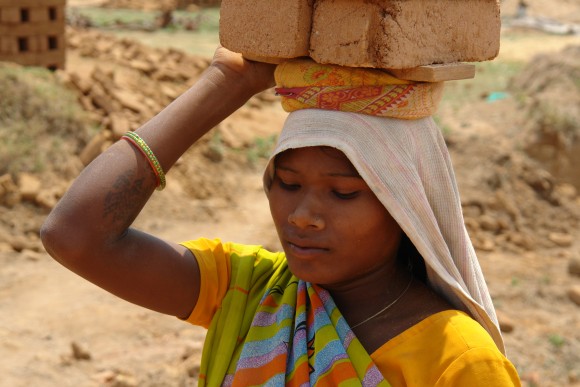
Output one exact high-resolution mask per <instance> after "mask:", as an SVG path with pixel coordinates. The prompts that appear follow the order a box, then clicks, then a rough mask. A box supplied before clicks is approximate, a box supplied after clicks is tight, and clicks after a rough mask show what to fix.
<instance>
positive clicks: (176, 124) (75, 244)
mask: <svg viewBox="0 0 580 387" xmlns="http://www.w3.org/2000/svg"><path fill="white" fill-rule="evenodd" d="M249 86H251V87H249ZM257 91H259V88H258V89H256V88H254V86H253V84H248V82H245V79H244V78H243V77H242V76H241V75H240V74H238V73H236V72H234V71H230V69H228V68H223V67H219V66H215V65H212V66H210V67H209V68H208V69H207V70H206V71H205V72H204V73H203V74H202V76H201V78H200V79H199V81H198V82H196V84H195V85H194V86H192V87H191V88H190V89H189V90H188V91H187V92H185V93H184V94H183V95H182V96H180V97H179V98H178V99H176V100H175V101H174V102H173V103H171V104H170V105H169V106H168V107H166V108H165V109H164V110H163V111H162V112H160V113H159V114H158V115H157V116H155V117H154V118H152V119H151V120H150V121H149V122H147V123H146V124H144V125H143V126H142V127H141V128H139V129H138V130H137V131H136V133H138V134H139V136H140V137H141V138H143V140H144V141H145V142H146V143H147V144H148V145H149V147H150V148H151V150H152V151H153V153H154V154H155V156H156V157H157V159H158V160H159V162H160V164H161V167H162V168H163V170H164V171H165V172H167V171H168V170H169V169H170V168H171V167H172V166H173V165H174V163H175V162H176V161H177V160H178V159H179V157H180V156H181V155H182V154H183V153H184V152H185V151H186V150H187V149H188V148H189V147H190V146H191V145H192V144H193V143H194V142H195V141H197V140H198V139H199V138H200V137H201V136H203V135H204V134H205V133H207V132H208V131H209V130H210V129H212V128H213V127H214V126H215V125H217V124H218V123H219V122H220V121H222V120H223V119H224V118H226V117H227V116H228V115H230V114H231V113H232V112H234V111H235V110H236V109H238V108H239V107H240V106H242V105H243V104H244V103H245V102H246V101H247V100H248V99H249V98H250V97H251V96H252V95H253V94H254V93H255V92H257ZM156 185H157V180H156V176H155V174H154V173H153V170H152V168H151V167H150V165H149V163H148V161H147V159H146V158H145V157H144V156H143V155H142V154H141V153H140V152H139V151H138V150H137V149H136V148H135V147H134V146H133V145H131V144H130V143H129V142H127V141H119V142H117V143H116V144H114V145H113V146H111V147H110V148H109V149H108V150H107V151H105V152H104V153H103V154H102V155H100V156H99V157H97V158H96V159H95V160H94V161H93V162H92V163H91V164H90V165H89V166H88V167H87V168H86V169H85V170H84V171H83V172H82V173H81V175H80V176H79V177H78V178H77V179H76V181H75V182H74V183H73V185H72V186H71V188H70V189H69V191H68V192H67V193H66V195H65V196H64V197H63V199H62V200H61V201H60V202H59V204H58V205H57V207H56V208H55V209H54V210H53V212H52V213H51V214H50V216H49V217H48V219H47V221H46V222H45V226H44V227H43V234H45V236H46V239H47V240H49V241H50V240H52V243H45V245H46V247H47V250H49V252H51V253H53V256H55V258H57V259H59V258H58V257H59V256H60V255H61V253H60V252H59V251H58V250H60V248H63V249H64V248H66V249H67V253H69V252H70V254H74V255H76V254H86V252H87V249H94V248H95V247H96V246H97V247H99V248H101V247H106V245H108V244H111V243H115V242H116V241H117V240H118V239H119V238H121V237H122V236H123V235H124V234H125V233H126V230H127V228H128V227H129V226H130V225H131V223H132V222H133V221H134V219H135V218H136V217H137V215H138V214H139V212H140V211H141V209H142V208H143V206H144V205H145V203H146V202H147V200H148V199H149V198H150V196H151V194H152V193H153V191H154V189H155V187H156ZM55 228H58V230H60V231H59V234H60V235H61V237H60V238H50V235H47V234H49V233H53V234H54V233H56V232H58V230H55ZM65 235H66V237H65ZM43 239H44V238H43ZM62 243H66V244H67V246H66V247H65V246H62Z"/></svg>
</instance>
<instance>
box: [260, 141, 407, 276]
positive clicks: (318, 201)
mask: <svg viewBox="0 0 580 387" xmlns="http://www.w3.org/2000/svg"><path fill="white" fill-rule="evenodd" d="M275 163H276V164H275V176H274V180H273V182H272V186H271V188H270V193H269V200H270V210H271V212H272V217H273V219H274V223H275V225H276V229H277V231H278V236H279V238H280V241H281V243H282V246H283V248H284V251H285V252H286V256H287V259H288V265H289V267H290V270H291V271H292V273H293V274H294V275H296V276H297V277H298V278H300V279H302V280H305V281H308V282H312V283H316V284H320V285H328V286H333V285H340V284H343V283H345V284H346V283H348V282H350V281H352V280H355V279H358V278H364V277H365V275H367V274H369V273H371V272H373V271H375V270H377V269H378V268H383V269H384V266H385V265H394V264H395V260H396V259H395V257H396V254H397V249H398V245H399V241H400V239H401V229H400V227H399V225H398V224H397V223H396V222H395V220H394V219H393V218H392V217H391V216H390V215H389V213H388V212H387V210H386V209H385V208H384V207H383V205H382V204H381V203H380V202H379V200H378V199H377V197H376V196H375V195H374V193H373V192H372V191H371V189H370V188H369V187H368V185H367V184H366V183H365V181H364V180H363V179H362V178H361V177H360V176H359V174H358V172H357V171H356V169H355V168H354V166H353V165H352V164H351V163H350V161H349V160H348V159H347V158H346V156H345V155H344V154H343V153H342V152H340V151H338V150H336V149H334V148H329V147H308V148H299V149H292V150H288V151H285V152H283V153H281V154H280V155H278V156H277V157H276V161H275Z"/></svg>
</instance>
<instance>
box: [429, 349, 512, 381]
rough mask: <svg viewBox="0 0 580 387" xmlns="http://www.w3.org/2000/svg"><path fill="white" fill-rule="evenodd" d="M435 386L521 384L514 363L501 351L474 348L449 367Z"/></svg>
mask: <svg viewBox="0 0 580 387" xmlns="http://www.w3.org/2000/svg"><path fill="white" fill-rule="evenodd" d="M435 386H436V387H443V386H449V387H451V386H453V387H454V386H470V387H488V386H494V387H511V386H521V382H520V379H519V377H518V374H517V372H516V370H515V368H514V366H513V365H512V363H510V361H509V360H507V359H506V358H505V357H504V356H503V355H501V354H500V353H499V351H496V350H493V349H490V348H474V349H470V350H469V351H467V352H465V353H464V354H463V355H461V356H460V357H458V358H457V359H456V360H455V361H454V362H453V363H452V364H451V365H450V366H449V367H447V369H446V370H445V372H444V373H443V374H442V375H441V378H440V379H439V380H438V381H437V384H435Z"/></svg>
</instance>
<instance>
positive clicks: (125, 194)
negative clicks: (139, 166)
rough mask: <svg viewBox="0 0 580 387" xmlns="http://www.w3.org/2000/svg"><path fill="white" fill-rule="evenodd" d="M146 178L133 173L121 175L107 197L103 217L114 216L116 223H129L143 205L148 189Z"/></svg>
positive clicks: (113, 219)
mask: <svg viewBox="0 0 580 387" xmlns="http://www.w3.org/2000/svg"><path fill="white" fill-rule="evenodd" d="M144 185H145V178H139V179H135V178H134V176H133V174H132V173H130V172H129V173H126V174H125V175H121V176H119V178H118V179H117V181H116V182H115V184H113V188H112V190H111V192H109V193H108V194H107V196H106V197H105V203H104V208H103V217H104V218H106V217H109V216H110V217H112V221H113V222H114V223H128V222H130V221H132V220H133V218H134V217H135V216H136V212H137V211H138V209H139V208H140V207H141V206H142V205H143V202H144V201H145V198H144V197H143V195H144V192H145V191H146V189H145V187H144Z"/></svg>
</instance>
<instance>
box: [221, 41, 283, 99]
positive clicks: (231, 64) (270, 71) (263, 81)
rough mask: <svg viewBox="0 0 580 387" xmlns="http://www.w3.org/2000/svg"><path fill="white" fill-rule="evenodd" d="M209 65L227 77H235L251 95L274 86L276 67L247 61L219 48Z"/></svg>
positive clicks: (236, 54)
mask: <svg viewBox="0 0 580 387" xmlns="http://www.w3.org/2000/svg"><path fill="white" fill-rule="evenodd" d="M211 65H212V66H214V67H216V68H218V69H219V70H220V71H222V73H224V74H225V75H226V76H227V77H237V78H238V79H239V81H241V82H243V83H244V86H245V87H247V88H248V91H249V92H250V93H251V94H252V95H253V94H256V93H259V92H261V91H264V90H266V89H268V88H270V87H274V86H275V82H274V70H275V69H276V65H273V64H269V63H262V62H255V61H251V60H248V59H246V58H244V57H243V56H242V55H241V54H238V53H235V52H232V51H229V50H227V49H226V48H224V47H221V46H219V47H218V48H217V50H216V51H215V54H214V57H213V61H212V64H211Z"/></svg>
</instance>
